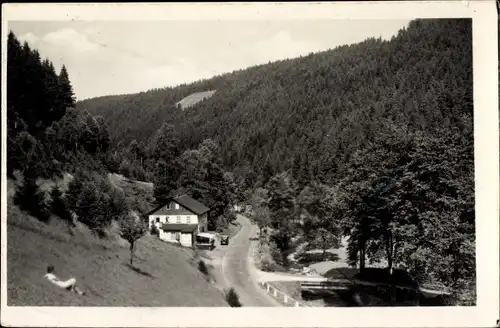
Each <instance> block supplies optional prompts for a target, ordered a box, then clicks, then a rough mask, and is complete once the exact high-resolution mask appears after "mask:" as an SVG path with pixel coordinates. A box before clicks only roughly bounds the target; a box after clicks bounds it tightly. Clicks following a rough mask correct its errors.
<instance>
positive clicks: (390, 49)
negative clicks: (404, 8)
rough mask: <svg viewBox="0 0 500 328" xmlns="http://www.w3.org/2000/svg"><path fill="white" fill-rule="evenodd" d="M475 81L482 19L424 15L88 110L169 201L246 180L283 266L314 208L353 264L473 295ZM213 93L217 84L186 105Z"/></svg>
mask: <svg viewBox="0 0 500 328" xmlns="http://www.w3.org/2000/svg"><path fill="white" fill-rule="evenodd" d="M472 76H473V74H472V22H471V20H468V19H446V20H444V19H443V20H415V21H412V22H411V23H410V24H409V26H408V27H407V28H403V29H402V30H400V31H399V33H398V34H397V36H395V37H393V38H392V39H391V40H389V41H383V40H381V39H374V38H372V39H368V40H366V41H364V42H361V43H359V44H353V45H349V46H341V47H338V48H336V49H332V50H329V51H325V52H321V53H316V54H310V55H308V56H305V57H300V58H296V59H289V60H283V61H279V62H274V63H270V64H267V65H261V66H256V67H251V68H248V69H245V70H240V71H236V72H232V73H228V74H225V75H222V76H217V77H214V78H212V79H209V80H204V81H200V82H197V83H193V84H190V85H181V86H178V87H175V88H166V89H161V90H150V91H148V92H143V93H140V94H135V95H127V96H119V97H115V96H113V97H101V98H97V99H90V100H86V101H83V102H79V103H78V104H77V108H80V109H86V110H88V111H89V112H90V113H92V114H94V115H102V116H103V117H104V121H105V122H106V123H107V124H108V126H109V127H110V137H111V140H112V142H111V143H112V148H113V150H114V151H113V153H112V156H109V157H108V158H107V160H106V163H107V164H106V165H107V167H108V168H109V169H111V170H115V171H119V172H121V173H123V174H125V175H128V176H131V177H141V178H144V179H146V180H150V181H153V182H154V184H155V193H156V196H157V198H158V197H161V196H162V195H165V194H168V193H169V192H171V191H172V190H175V189H176V188H179V187H181V188H186V190H190V192H191V193H194V192H196V191H193V190H199V195H200V197H202V198H203V197H209V196H210V197H212V196H214V195H216V196H215V197H216V198H217V197H218V198H217V199H213V200H212V204H217V203H219V202H220V203H221V204H223V203H225V202H227V200H225V199H224V197H223V196H224V195H223V194H222V193H219V192H220V191H221V190H223V188H217V187H216V186H217V185H218V184H219V183H222V185H224V186H226V187H227V186H232V187H231V188H230V189H227V190H233V191H234V198H237V199H239V200H243V199H245V200H246V201H247V202H248V203H251V204H252V205H253V209H254V210H255V211H254V217H253V219H254V220H255V221H256V222H257V223H258V224H259V225H261V226H265V227H267V226H270V227H271V228H272V230H273V240H274V243H275V244H274V246H273V247H274V248H273V249H275V251H273V254H274V255H273V257H275V259H277V260H278V262H281V263H283V262H285V261H286V259H285V254H286V253H287V250H288V249H289V248H290V247H291V246H290V243H291V240H292V237H293V236H295V235H296V234H297V231H298V230H297V220H294V219H296V218H298V217H299V216H300V217H301V218H302V219H303V220H302V224H301V225H300V229H301V232H302V233H303V234H304V235H305V236H306V237H307V238H309V239H310V240H318V238H321V239H322V240H325V241H326V244H325V245H327V246H328V245H334V244H336V243H338V238H339V237H340V236H341V235H347V236H349V237H350V239H349V253H350V254H349V256H350V261H351V262H352V264H353V265H354V264H356V263H359V265H360V267H361V269H362V268H364V266H365V261H367V263H366V265H369V264H370V262H378V261H385V262H384V263H386V264H387V267H388V268H389V269H390V270H392V268H393V267H394V266H397V267H402V268H405V269H407V270H408V271H409V272H410V273H411V274H412V275H413V276H414V277H415V278H416V279H417V281H420V282H422V281H437V282H441V283H444V284H446V285H448V286H452V287H453V288H454V290H455V291H456V294H455V296H456V297H457V298H456V303H457V304H458V303H460V304H472V303H474V302H475V296H474V295H475V294H474V290H475V246H474V245H475V215H474V166H473V163H474V156H473V92H472V91H473V87H472ZM207 90H216V91H217V92H216V93H215V94H214V95H213V96H212V97H211V98H209V99H206V100H204V101H201V102H199V103H197V104H196V105H194V106H193V107H191V108H188V109H185V110H181V109H180V108H178V107H176V106H175V103H176V102H178V101H179V100H181V99H183V98H184V97H186V96H188V95H190V94H192V93H194V92H203V91H207ZM205 139H212V140H214V141H215V142H212V141H205V142H203V144H201V142H202V141H203V140H205ZM200 144H201V146H200ZM217 144H218V145H219V147H217ZM158 145H161V146H158ZM195 148H197V149H195ZM192 149H194V150H192ZM213 154H217V155H220V157H221V158H222V162H220V163H219V162H218V161H213ZM216 157H217V156H216ZM221 167H224V168H225V170H229V171H231V173H229V172H226V173H225V174H224V171H223V170H222V169H221ZM222 176H224V177H222ZM174 181H175V182H174ZM217 181H219V182H217ZM207 183H208V185H207ZM211 188H215V189H213V190H215V191H217V192H212V191H210V190H212V189H211ZM243 194H245V197H242V196H241V195H243ZM222 212H223V207H221V210H220V213H222Z"/></svg>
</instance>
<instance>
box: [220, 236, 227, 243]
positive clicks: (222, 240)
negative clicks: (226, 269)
mask: <svg viewBox="0 0 500 328" xmlns="http://www.w3.org/2000/svg"><path fill="white" fill-rule="evenodd" d="M220 244H221V245H229V236H228V235H220Z"/></svg>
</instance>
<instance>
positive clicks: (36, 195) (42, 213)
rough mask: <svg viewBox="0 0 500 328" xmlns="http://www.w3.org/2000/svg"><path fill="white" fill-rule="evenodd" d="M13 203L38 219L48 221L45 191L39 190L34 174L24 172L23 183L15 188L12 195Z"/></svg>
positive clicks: (48, 214)
mask: <svg viewBox="0 0 500 328" xmlns="http://www.w3.org/2000/svg"><path fill="white" fill-rule="evenodd" d="M14 204H16V205H18V206H19V207H20V208H21V209H22V210H24V211H26V212H28V213H29V214H31V215H33V216H34V217H36V218H38V219H39V220H40V221H43V222H48V221H49V219H50V210H49V207H48V206H47V203H46V201H45V192H44V191H42V190H40V188H39V187H38V185H37V184H36V179H35V176H34V175H33V174H30V173H29V172H27V171H25V172H24V181H23V183H22V184H21V185H20V186H19V187H18V188H17V190H16V193H15V195H14Z"/></svg>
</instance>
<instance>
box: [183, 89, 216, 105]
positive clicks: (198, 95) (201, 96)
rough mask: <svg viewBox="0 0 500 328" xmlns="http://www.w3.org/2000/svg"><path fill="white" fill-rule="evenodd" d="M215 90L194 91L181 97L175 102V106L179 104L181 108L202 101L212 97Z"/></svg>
mask: <svg viewBox="0 0 500 328" xmlns="http://www.w3.org/2000/svg"><path fill="white" fill-rule="evenodd" d="M216 91H217V90H210V91H203V92H195V93H192V94H190V95H189V96H187V97H185V98H183V99H182V100H180V101H178V102H176V103H175V105H176V106H181V109H183V110H184V109H187V108H189V107H192V106H194V105H196V104H197V103H199V102H200V101H203V100H205V99H208V98H210V97H212V96H213V95H214V94H215V92H216Z"/></svg>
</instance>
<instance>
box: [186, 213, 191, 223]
mask: <svg viewBox="0 0 500 328" xmlns="http://www.w3.org/2000/svg"><path fill="white" fill-rule="evenodd" d="M186 223H187V224H190V223H191V217H190V216H189V215H188V216H187V217H186Z"/></svg>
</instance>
